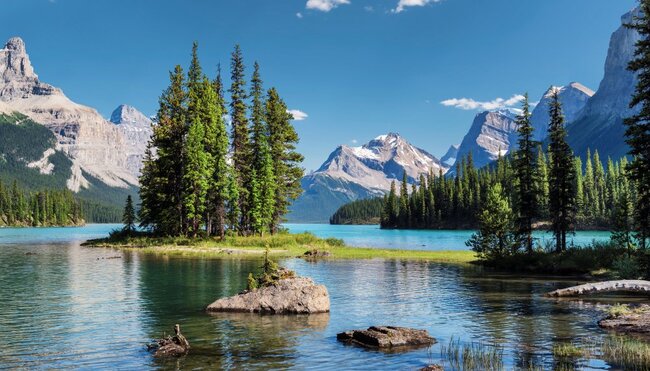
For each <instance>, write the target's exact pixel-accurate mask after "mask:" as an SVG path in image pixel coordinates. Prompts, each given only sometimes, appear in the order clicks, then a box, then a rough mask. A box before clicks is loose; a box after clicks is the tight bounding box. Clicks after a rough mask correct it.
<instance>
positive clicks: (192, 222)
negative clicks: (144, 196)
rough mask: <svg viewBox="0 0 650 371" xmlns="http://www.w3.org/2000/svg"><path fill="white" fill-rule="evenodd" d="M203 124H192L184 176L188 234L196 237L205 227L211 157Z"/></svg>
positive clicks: (186, 148) (187, 145)
mask: <svg viewBox="0 0 650 371" xmlns="http://www.w3.org/2000/svg"><path fill="white" fill-rule="evenodd" d="M204 136H205V131H204V128H203V124H202V123H201V122H200V121H198V120H194V121H193V122H192V123H191V124H190V129H189V133H188V135H187V143H186V147H185V156H184V157H185V159H186V171H185V174H184V181H185V191H184V192H183V196H184V206H185V210H186V212H187V218H188V222H189V223H188V224H189V225H188V232H189V233H190V234H191V235H192V236H193V237H196V236H197V234H198V232H199V228H201V226H202V225H203V222H204V220H203V216H204V213H205V209H206V200H207V193H208V187H209V179H210V171H209V170H210V169H209V164H210V163H209V156H208V154H207V153H206V152H205V148H204V146H203V138H204Z"/></svg>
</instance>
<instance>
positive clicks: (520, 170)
mask: <svg viewBox="0 0 650 371" xmlns="http://www.w3.org/2000/svg"><path fill="white" fill-rule="evenodd" d="M517 125H518V126H519V127H518V131H519V149H518V150H517V152H516V153H515V158H514V160H513V162H514V173H515V179H516V182H517V191H516V192H515V213H516V221H515V223H516V229H517V233H518V235H519V238H520V239H521V240H522V242H523V244H524V246H525V248H526V250H527V251H528V252H531V251H533V235H532V234H533V221H534V220H535V218H537V216H538V214H539V213H538V210H537V209H538V203H537V202H538V197H537V189H536V187H535V185H536V184H537V182H538V180H537V179H538V177H539V176H538V173H537V155H536V154H535V151H536V149H537V145H538V143H537V142H536V141H534V140H533V126H532V124H531V122H530V110H529V105H528V94H526V95H525V96H524V103H523V107H522V112H521V114H520V115H519V116H518V117H517Z"/></svg>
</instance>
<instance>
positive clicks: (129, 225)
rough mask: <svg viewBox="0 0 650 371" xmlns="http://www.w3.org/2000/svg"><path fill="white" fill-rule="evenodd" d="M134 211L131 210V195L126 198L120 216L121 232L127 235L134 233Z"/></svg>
mask: <svg viewBox="0 0 650 371" xmlns="http://www.w3.org/2000/svg"><path fill="white" fill-rule="evenodd" d="M135 222H136V220H135V209H134V208H133V198H131V195H128V196H127V197H126V205H125V206H124V213H123V214H122V224H124V227H123V228H122V230H123V231H124V232H126V233H128V234H131V233H133V232H134V231H135Z"/></svg>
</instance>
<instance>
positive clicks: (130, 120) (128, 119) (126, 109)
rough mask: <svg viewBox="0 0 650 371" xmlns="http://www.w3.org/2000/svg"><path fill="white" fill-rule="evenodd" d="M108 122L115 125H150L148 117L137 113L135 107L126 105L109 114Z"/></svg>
mask: <svg viewBox="0 0 650 371" xmlns="http://www.w3.org/2000/svg"><path fill="white" fill-rule="evenodd" d="M110 121H111V122H112V123H114V124H116V125H122V124H131V125H138V124H140V125H142V124H146V125H147V126H150V125H151V119H150V118H149V117H147V116H146V115H145V114H143V113H142V112H140V111H138V110H137V109H136V108H135V107H133V106H129V105H127V104H121V105H119V106H118V107H117V108H116V109H115V110H114V111H113V113H112V114H111V119H110Z"/></svg>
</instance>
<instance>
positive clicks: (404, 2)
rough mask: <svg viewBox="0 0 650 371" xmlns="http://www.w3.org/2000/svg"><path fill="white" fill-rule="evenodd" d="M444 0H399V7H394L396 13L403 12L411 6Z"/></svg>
mask: <svg viewBox="0 0 650 371" xmlns="http://www.w3.org/2000/svg"><path fill="white" fill-rule="evenodd" d="M440 1H442V0H399V2H398V3H397V7H396V8H395V9H393V12H394V13H401V12H403V11H404V9H406V8H407V7H410V6H425V5H427V4H429V3H437V2H440Z"/></svg>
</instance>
